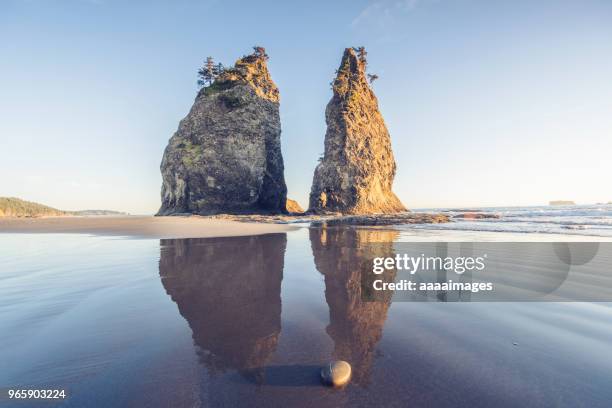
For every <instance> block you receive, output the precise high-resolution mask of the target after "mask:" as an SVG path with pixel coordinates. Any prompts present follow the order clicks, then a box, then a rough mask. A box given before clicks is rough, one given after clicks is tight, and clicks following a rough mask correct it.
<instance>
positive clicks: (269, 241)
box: [159, 234, 287, 380]
mask: <svg viewBox="0 0 612 408" xmlns="http://www.w3.org/2000/svg"><path fill="white" fill-rule="evenodd" d="M286 245H287V238H286V235H285V234H270V235H260V236H251V237H230V238H212V239H181V240H162V241H161V256H160V261H159V274H160V276H161V281H162V284H163V286H164V289H165V290H166V292H167V293H168V295H170V297H171V298H172V300H173V301H174V302H175V303H176V304H177V306H178V309H179V312H180V314H181V315H182V316H183V317H184V318H185V319H186V320H187V322H188V323H189V327H191V330H192V331H193V339H194V343H195V345H196V346H197V349H198V354H199V356H200V360H201V361H202V363H203V364H204V365H205V366H206V367H207V368H208V370H209V372H210V373H212V374H213V375H214V373H216V372H222V371H225V370H228V369H235V370H238V371H239V372H241V373H242V374H243V375H244V376H246V377H249V378H250V379H254V380H257V378H256V377H257V376H259V375H262V373H263V367H264V365H265V363H266V362H267V361H268V359H269V358H270V356H271V355H272V353H273V352H274V350H275V349H276V345H277V343H278V337H279V334H280V331H281V292H280V291H281V281H282V278H283V263H284V253H285V248H286Z"/></svg>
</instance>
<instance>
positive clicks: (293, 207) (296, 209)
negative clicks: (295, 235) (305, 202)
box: [287, 198, 304, 214]
mask: <svg viewBox="0 0 612 408" xmlns="http://www.w3.org/2000/svg"><path fill="white" fill-rule="evenodd" d="M287 212H288V213H289V214H304V209H303V208H302V206H301V205H300V203H298V202H297V201H295V200H292V199H290V198H288V199H287Z"/></svg>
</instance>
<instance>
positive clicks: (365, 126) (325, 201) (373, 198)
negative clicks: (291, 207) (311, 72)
mask: <svg viewBox="0 0 612 408" xmlns="http://www.w3.org/2000/svg"><path fill="white" fill-rule="evenodd" d="M332 87H333V92H334V95H333V97H332V99H331V100H330V101H329V103H328V104H327V108H326V111H325V120H326V122H327V132H326V134H325V153H324V156H323V158H322V160H321V162H320V163H319V165H318V166H317V168H316V170H315V173H314V179H313V182H312V189H311V191H310V205H309V207H310V208H309V210H310V211H312V212H315V213H325V212H341V213H345V214H372V213H395V212H401V211H406V209H405V207H404V206H403V205H402V203H401V202H400V201H399V199H398V198H397V197H396V196H395V194H394V193H393V191H391V187H392V184H393V178H394V177H395V159H394V158H393V152H392V151H391V139H390V136H389V132H388V131H387V127H386V126H385V122H384V119H383V117H382V115H381V114H380V112H379V110H378V101H377V99H376V96H375V95H374V92H372V89H371V88H370V86H369V84H368V81H367V79H366V62H365V51H363V50H362V51H361V53H360V54H359V55H358V54H357V53H356V52H355V50H353V49H352V48H347V49H346V50H345V51H344V56H343V57H342V62H341V63H340V68H339V69H338V74H337V76H336V79H335V80H334V82H333V84H332Z"/></svg>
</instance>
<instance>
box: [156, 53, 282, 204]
mask: <svg viewBox="0 0 612 408" xmlns="http://www.w3.org/2000/svg"><path fill="white" fill-rule="evenodd" d="M280 134H281V126H280V116H279V92H278V88H277V87H276V85H275V84H274V82H272V79H271V78H270V74H269V72H268V68H267V66H266V59H265V58H264V57H260V56H256V55H249V56H246V57H243V58H241V59H239V60H238V61H237V62H236V64H235V66H234V67H233V68H231V69H228V70H226V71H225V72H224V73H222V74H221V75H220V76H219V77H218V78H217V79H216V80H215V82H214V83H213V84H212V85H210V86H208V87H205V88H202V90H200V92H199V93H198V96H197V97H196V100H195V102H194V104H193V106H192V108H191V111H190V112H189V114H188V115H187V117H185V118H184V119H183V120H182V121H181V123H180V124H179V128H178V130H177V132H176V133H175V134H174V135H173V136H172V138H171V139H170V142H169V144H168V146H167V147H166V150H165V152H164V157H163V160H162V163H161V172H162V178H163V184H162V194H161V195H162V205H161V208H160V210H159V213H158V215H171V214H177V213H194V214H217V213H277V212H283V213H284V212H285V201H286V196H287V187H286V185H285V178H284V174H283V172H284V165H283V157H282V154H281V145H280Z"/></svg>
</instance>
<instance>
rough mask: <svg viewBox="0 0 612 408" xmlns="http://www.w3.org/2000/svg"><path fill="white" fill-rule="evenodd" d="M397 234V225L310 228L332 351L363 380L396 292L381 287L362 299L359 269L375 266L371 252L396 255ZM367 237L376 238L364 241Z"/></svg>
mask: <svg viewBox="0 0 612 408" xmlns="http://www.w3.org/2000/svg"><path fill="white" fill-rule="evenodd" d="M397 235H398V233H397V231H384V230H371V229H370V230H368V229H347V228H342V229H335V228H321V229H315V228H312V229H311V230H310V243H311V245H312V252H313V254H314V260H315V265H316V267H317V270H318V271H319V272H321V273H322V274H323V275H324V276H325V300H326V301H327V305H328V307H329V320H330V322H329V326H327V333H328V334H329V336H330V337H331V338H332V340H333V341H334V356H333V357H334V358H335V359H341V360H346V361H348V362H349V363H350V364H351V365H352V367H353V382H355V383H357V384H359V385H366V384H367V383H368V380H369V376H370V370H371V368H372V363H373V358H374V352H375V348H376V344H377V343H378V342H379V341H380V339H381V336H382V330H383V326H384V324H385V320H386V318H387V310H388V309H389V305H390V304H391V296H392V293H391V292H381V293H379V294H378V295H377V296H376V301H374V302H366V301H363V300H362V282H361V278H362V277H361V272H362V271H367V270H371V268H372V263H371V262H372V258H374V257H387V256H391V257H392V256H394V255H395V253H394V250H393V241H394V240H395V239H396V238H397ZM366 243H375V244H374V245H368V246H363V244H366ZM371 276H372V277H373V276H374V275H373V274H372V275H371ZM394 276H395V271H391V272H390V274H389V275H388V276H384V280H385V281H387V282H391V281H393V278H394ZM369 277H370V275H368V278H369Z"/></svg>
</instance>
